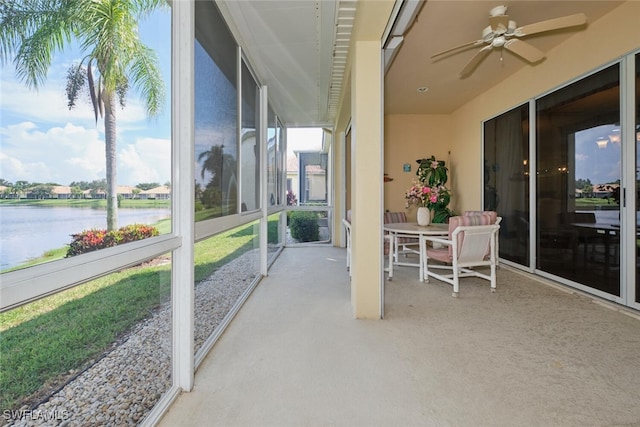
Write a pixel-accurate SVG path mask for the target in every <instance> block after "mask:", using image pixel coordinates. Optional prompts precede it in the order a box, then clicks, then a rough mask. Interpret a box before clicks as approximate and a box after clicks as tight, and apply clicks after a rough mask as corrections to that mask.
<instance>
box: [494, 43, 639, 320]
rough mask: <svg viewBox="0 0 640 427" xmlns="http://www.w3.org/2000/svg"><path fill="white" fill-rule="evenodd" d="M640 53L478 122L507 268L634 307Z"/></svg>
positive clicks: (636, 293) (636, 292) (636, 294)
mask: <svg viewBox="0 0 640 427" xmlns="http://www.w3.org/2000/svg"><path fill="white" fill-rule="evenodd" d="M639 106H640V53H638V54H634V55H629V56H628V57H627V58H625V59H623V60H621V61H620V62H618V63H615V64H613V65H611V66H608V67H606V68H603V69H601V70H599V71H597V72H594V73H593V74H591V75H589V76H587V77H584V78H582V79H580V80H577V81H576V82H574V83H572V84H569V85H567V86H565V87H562V88H560V89H557V90H554V91H552V92H550V93H548V94H546V95H544V96H541V97H539V98H537V99H534V100H531V101H530V102H528V103H526V104H522V105H520V106H517V107H514V108H512V109H511V110H509V111H507V112H505V113H503V114H501V115H499V116H496V117H494V118H492V119H489V120H487V121H486V122H484V125H483V132H484V135H483V137H484V153H483V163H484V198H483V200H484V208H485V209H491V210H496V211H498V213H499V215H501V216H502V217H503V221H502V223H501V229H500V258H501V259H503V260H504V261H505V262H506V263H507V264H512V265H514V266H518V267H521V268H523V269H527V270H529V271H532V272H536V273H538V274H540V275H543V276H549V277H550V278H553V279H556V280H558V281H559V282H562V283H565V284H567V285H569V286H572V287H575V288H577V289H580V290H584V291H587V292H590V293H592V294H595V295H597V296H600V297H603V298H605V299H609V300H612V301H616V302H618V303H621V304H625V305H628V306H631V307H634V308H640V111H639V109H640V107H639Z"/></svg>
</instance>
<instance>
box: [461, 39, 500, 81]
mask: <svg viewBox="0 0 640 427" xmlns="http://www.w3.org/2000/svg"><path fill="white" fill-rule="evenodd" d="M492 48H493V46H491V45H489V46H485V47H483V48H482V49H480V50H479V51H477V52H476V54H475V55H473V58H471V60H470V61H469V62H467V65H465V66H464V68H463V69H462V71H460V78H461V79H463V78H465V77H467V76H469V75H471V73H472V72H473V70H475V69H476V67H477V66H478V64H480V62H482V60H483V59H484V58H485V57H486V56H487V55H488V54H489V52H491V49H492Z"/></svg>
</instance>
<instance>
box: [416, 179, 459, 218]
mask: <svg viewBox="0 0 640 427" xmlns="http://www.w3.org/2000/svg"><path fill="white" fill-rule="evenodd" d="M405 199H407V203H406V207H407V208H408V207H409V206H410V205H416V206H419V207H425V208H429V210H432V211H438V210H440V209H444V208H446V207H447V205H448V204H449V202H450V201H451V193H449V190H448V189H447V187H445V186H444V185H433V186H429V185H424V184H423V183H421V182H418V181H416V180H415V179H414V180H413V182H412V185H411V187H409V189H408V190H407V192H406V194H405Z"/></svg>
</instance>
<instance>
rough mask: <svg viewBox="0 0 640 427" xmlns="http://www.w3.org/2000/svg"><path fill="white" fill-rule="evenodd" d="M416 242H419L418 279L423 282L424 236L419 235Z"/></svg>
mask: <svg viewBox="0 0 640 427" xmlns="http://www.w3.org/2000/svg"><path fill="white" fill-rule="evenodd" d="M418 242H419V243H420V281H421V282H424V258H425V253H424V244H423V243H424V236H422V235H420V238H419V239H418Z"/></svg>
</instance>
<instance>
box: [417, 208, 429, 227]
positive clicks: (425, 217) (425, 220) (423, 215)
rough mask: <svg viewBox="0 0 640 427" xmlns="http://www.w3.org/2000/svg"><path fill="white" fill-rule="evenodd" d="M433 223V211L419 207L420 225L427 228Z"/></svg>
mask: <svg viewBox="0 0 640 427" xmlns="http://www.w3.org/2000/svg"><path fill="white" fill-rule="evenodd" d="M429 223H431V211H430V210H429V208H425V207H419V208H418V225H420V226H425V225H429Z"/></svg>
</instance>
